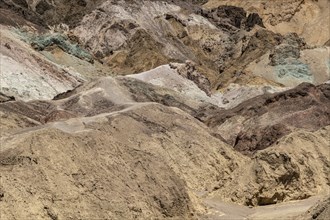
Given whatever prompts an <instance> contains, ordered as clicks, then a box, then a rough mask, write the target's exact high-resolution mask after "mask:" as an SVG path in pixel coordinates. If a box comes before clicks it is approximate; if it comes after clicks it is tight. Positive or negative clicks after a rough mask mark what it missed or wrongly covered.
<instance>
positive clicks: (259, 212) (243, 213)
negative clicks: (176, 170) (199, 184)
mask: <svg viewBox="0 0 330 220" xmlns="http://www.w3.org/2000/svg"><path fill="white" fill-rule="evenodd" d="M323 199H324V198H322V197H318V196H315V197H311V198H309V199H305V200H301V201H291V202H285V203H281V204H276V205H269V206H259V207H254V208H252V207H251V208H250V207H247V206H240V205H236V204H231V203H225V202H222V201H221V199H219V198H210V199H205V201H204V202H205V204H206V205H207V206H208V208H209V212H208V215H207V216H206V218H208V219H212V220H278V219H285V220H293V219H297V217H298V216H300V215H301V214H303V213H305V212H307V211H308V210H309V209H310V208H311V207H313V206H314V205H315V204H317V203H319V202H320V201H321V200H323Z"/></svg>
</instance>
